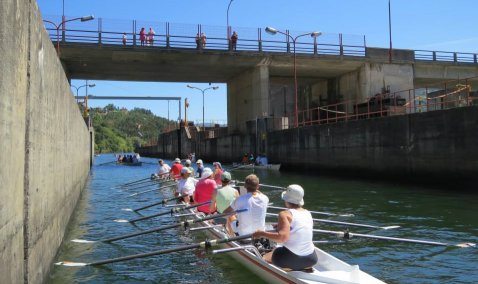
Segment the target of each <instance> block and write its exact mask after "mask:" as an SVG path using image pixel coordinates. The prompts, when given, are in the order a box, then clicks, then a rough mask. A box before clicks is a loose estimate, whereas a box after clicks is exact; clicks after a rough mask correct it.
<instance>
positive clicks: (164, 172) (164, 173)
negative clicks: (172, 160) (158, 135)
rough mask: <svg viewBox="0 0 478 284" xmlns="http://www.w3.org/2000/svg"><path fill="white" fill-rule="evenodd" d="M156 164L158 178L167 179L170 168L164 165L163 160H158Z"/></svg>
mask: <svg viewBox="0 0 478 284" xmlns="http://www.w3.org/2000/svg"><path fill="white" fill-rule="evenodd" d="M158 164H159V165H158V169H157V170H156V173H157V174H158V177H159V178H160V179H165V178H167V177H168V176H169V172H170V171H171V167H170V166H169V165H168V164H166V163H165V162H164V161H163V159H159V161H158Z"/></svg>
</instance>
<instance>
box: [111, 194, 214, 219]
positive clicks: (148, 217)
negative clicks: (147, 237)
mask: <svg viewBox="0 0 478 284" xmlns="http://www.w3.org/2000/svg"><path fill="white" fill-rule="evenodd" d="M175 198H176V199H179V198H181V196H178V197H175ZM209 203H211V201H206V202H203V203H199V204H194V205H191V206H186V207H176V208H171V210H169V211H166V212H160V213H156V214H153V215H149V216H144V217H141V218H136V219H132V220H125V219H116V220H114V221H115V222H118V223H135V222H138V221H143V220H147V219H151V218H154V217H158V216H163V215H168V214H171V215H173V214H174V213H177V212H181V211H184V210H187V209H191V208H196V207H199V206H202V205H206V204H209Z"/></svg>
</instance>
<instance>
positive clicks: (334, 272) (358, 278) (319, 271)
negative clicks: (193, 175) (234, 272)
mask: <svg viewBox="0 0 478 284" xmlns="http://www.w3.org/2000/svg"><path fill="white" fill-rule="evenodd" d="M190 211H191V213H194V212H195V211H194V210H190ZM200 217H201V215H196V218H200ZM200 226H204V227H206V226H209V227H211V228H210V229H207V230H208V233H209V234H211V235H212V236H213V237H214V238H216V239H222V238H225V237H226V234H225V233H224V230H223V229H222V228H217V227H212V226H211V224H210V223H208V222H202V223H201V224H200ZM240 246H242V245H241V244H240V243H238V242H229V243H226V244H224V247H226V248H235V247H240ZM315 252H316V254H317V257H318V259H319V262H318V263H317V264H316V265H315V266H314V269H313V272H311V273H308V272H302V271H290V272H286V271H284V270H282V269H281V268H279V267H277V266H275V265H272V264H270V263H267V262H266V261H264V260H263V259H262V258H258V257H257V256H256V254H254V253H253V252H251V251H249V250H239V251H234V252H229V254H231V256H232V257H233V258H234V259H235V260H237V261H238V262H240V263H241V264H243V265H244V266H246V267H247V268H248V269H250V270H251V271H253V272H254V273H255V274H257V275H258V276H259V277H261V278H262V279H264V280H265V281H267V282H270V283H316V284H317V283H327V284H352V283H353V284H383V283H384V282H383V281H381V280H379V279H377V278H375V277H373V276H371V275H369V274H367V273H365V272H363V271H361V270H360V269H359V267H358V265H349V264H347V263H345V262H343V261H341V260H339V259H338V258H336V257H334V256H332V255H330V254H328V253H326V252H325V251H323V250H321V249H319V248H317V247H316V248H315Z"/></svg>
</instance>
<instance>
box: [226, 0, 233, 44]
mask: <svg viewBox="0 0 478 284" xmlns="http://www.w3.org/2000/svg"><path fill="white" fill-rule="evenodd" d="M232 1H234V0H230V1H229V5H227V16H226V21H227V43H228V46H229V48H231V31H230V28H229V8H230V7H231V4H232Z"/></svg>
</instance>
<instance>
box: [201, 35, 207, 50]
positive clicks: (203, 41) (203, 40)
mask: <svg viewBox="0 0 478 284" xmlns="http://www.w3.org/2000/svg"><path fill="white" fill-rule="evenodd" d="M201 46H202V48H206V34H205V33H201Z"/></svg>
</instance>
